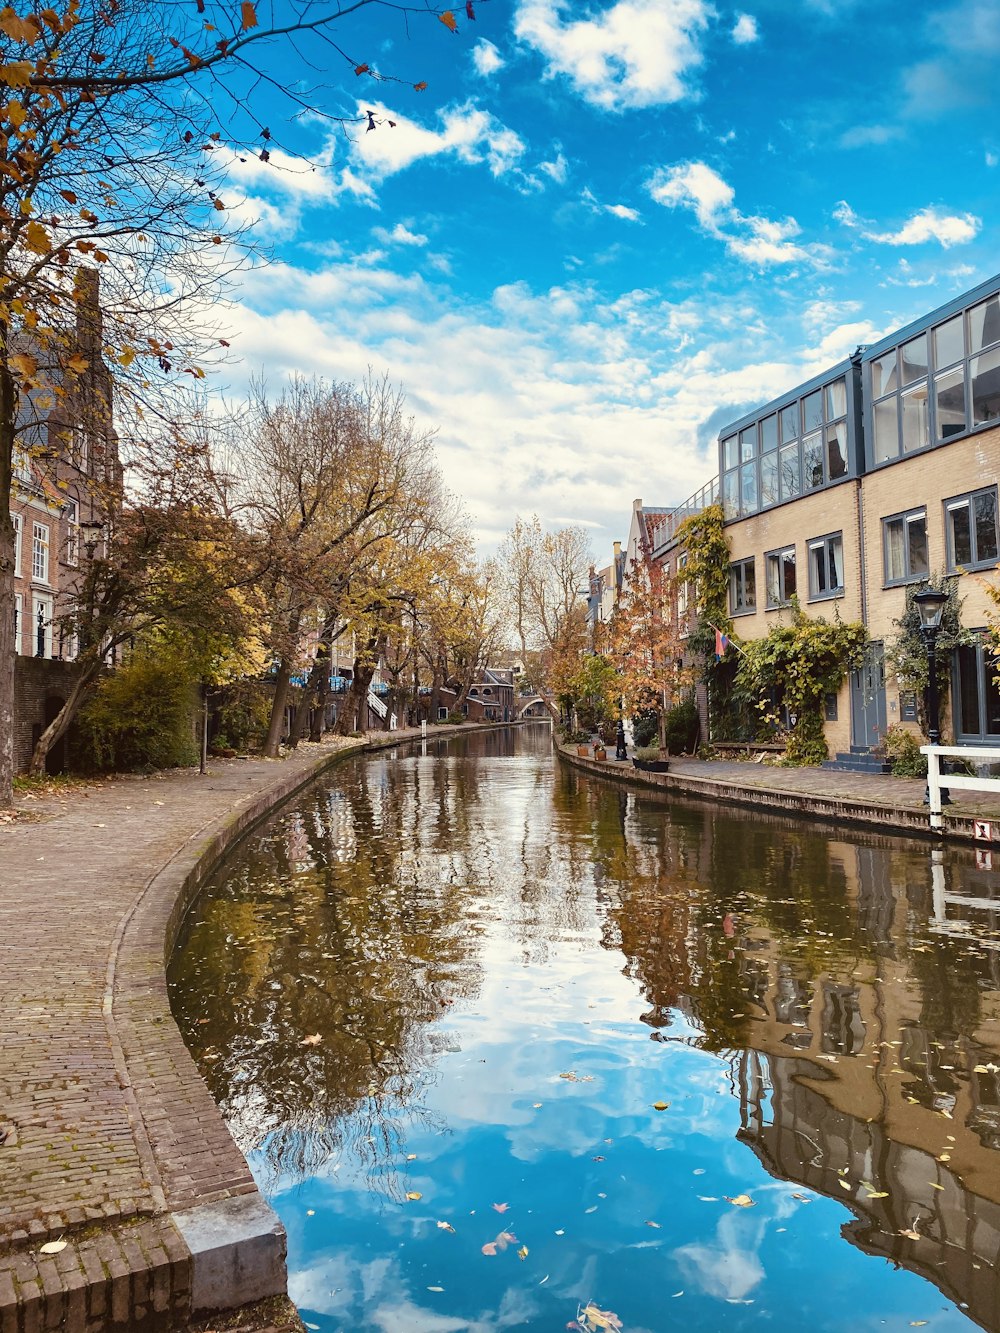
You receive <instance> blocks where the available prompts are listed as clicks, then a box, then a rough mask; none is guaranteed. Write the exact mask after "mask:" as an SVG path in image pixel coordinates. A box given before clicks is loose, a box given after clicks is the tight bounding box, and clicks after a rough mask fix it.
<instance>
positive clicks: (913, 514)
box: [882, 505, 930, 588]
mask: <svg viewBox="0 0 1000 1333" xmlns="http://www.w3.org/2000/svg"><path fill="white" fill-rule="evenodd" d="M921 519H922V520H923V524H924V545H925V546H927V544H928V534H927V506H926V505H921V506H920V508H919V509H905V510H904V511H903V512H902V513H900V514H888V515H887V516H886V517H885V518H884V519H883V520H882V570H883V574H884V577H885V586H886V587H887V588H896V587H899V586H900V585H902V584H904V583H916V582H918V581H919V580H921V579H925V578H926V577H927V573H928V571H927V569H922V570H914V568H913V560H912V557H911V555H910V524H911V523H918V522H919V521H920V520H921ZM893 523H899V524H901V530H902V534H903V564H904V566H905V568H904V571H903V573H902V574H900V575H898V576H893V575H892V574H891V573H890V570H889V526H890V524H893ZM929 561H930V552H929V551H928V564H929Z"/></svg>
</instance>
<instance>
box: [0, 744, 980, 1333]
mask: <svg viewBox="0 0 1000 1333" xmlns="http://www.w3.org/2000/svg"><path fill="white" fill-rule="evenodd" d="M445 730H446V729H444V728H440V729H439V728H435V729H434V732H433V733H432V734H433V735H436V736H440V735H442V734H443V733H444V732H445ZM447 730H451V729H450V728H449V729H447ZM456 730H458V729H456ZM466 730H468V728H466ZM410 735H412V733H395V734H394V737H393V742H392V743H395V741H397V740H403V739H407V738H408V736H410ZM385 739H386V738H382V740H383V743H384V741H385ZM362 744H363V743H362V742H358V743H354V744H352V743H345V742H343V741H336V740H333V739H330V740H327V741H325V742H323V743H322V744H321V745H320V746H304V747H302V749H301V750H300V751H298V752H297V753H295V754H293V755H291V756H289V757H288V758H286V759H284V760H282V761H280V762H268V761H265V760H251V761H239V760H230V761H221V762H213V765H212V768H211V771H210V772H209V773H208V774H206V775H205V776H204V777H200V776H199V775H197V774H194V773H191V772H188V771H183V772H175V773H167V774H162V775H156V776H154V777H149V778H142V777H134V778H121V779H117V780H115V781H111V782H107V783H104V784H102V785H98V786H93V787H88V788H84V789H78V790H75V791H70V792H68V793H66V794H65V795H62V796H50V797H46V798H45V799H43V800H39V801H36V802H32V803H31V807H30V808H31V813H32V815H33V816H34V818H33V819H32V821H31V822H17V823H14V824H4V825H0V977H2V992H0V1132H3V1131H6V1136H5V1138H4V1141H3V1143H2V1144H0V1333H34V1331H35V1330H38V1331H39V1333H43V1331H44V1330H48V1329H57V1328H64V1329H69V1330H72V1331H73V1333H76V1331H77V1330H80V1333H84V1331H85V1333H96V1331H97V1330H101V1329H110V1328H117V1329H126V1328H132V1329H137V1330H138V1329H144V1328H150V1329H152V1328H170V1327H183V1326H185V1325H186V1324H187V1322H188V1321H189V1318H190V1316H191V1312H192V1302H193V1296H192V1291H193V1284H194V1283H195V1282H196V1278H195V1276H194V1266H195V1260H194V1259H193V1258H192V1253H191V1250H190V1249H189V1247H188V1245H187V1243H186V1242H185V1239H184V1235H183V1234H182V1230H181V1225H180V1223H179V1220H178V1219H182V1218H183V1217H184V1216H186V1215H190V1210H192V1209H193V1210H197V1209H199V1208H204V1207H210V1206H212V1205H214V1204H218V1203H219V1202H220V1201H229V1202H236V1203H237V1204H238V1203H239V1201H240V1200H247V1201H252V1200H253V1199H254V1198H255V1196H256V1190H255V1186H254V1184H253V1181H252V1179H251V1177H250V1174H249V1171H248V1169H247V1167H246V1163H245V1161H244V1160H243V1158H242V1156H241V1155H240V1154H239V1152H238V1150H237V1149H236V1147H235V1145H234V1144H233V1141H232V1139H231V1138H230V1136H229V1134H228V1132H227V1130H226V1128H225V1125H224V1122H223V1121H222V1118H221V1115H220V1114H219V1112H218V1109H217V1108H216V1107H215V1105H214V1103H213V1102H212V1100H211V1098H210V1095H209V1093H208V1091H207V1089H206V1087H205V1085H204V1083H203V1081H202V1080H201V1078H200V1076H199V1075H198V1073H197V1070H196V1068H195V1066H194V1063H193V1061H192V1060H191V1057H190V1056H189V1054H188V1052H187V1050H186V1048H185V1046H184V1044H183V1041H182V1040H181V1037H180V1034H179V1032H178V1030H177V1028H176V1025H175V1024H174V1022H173V1020H172V1018H171V1016H170V1011H169V1003H168V998H167V990H166V978H165V969H164V964H165V960H166V957H167V955H168V954H169V951H170V949H171V947H172V944H173V940H174V937H175V932H176V929H177V926H178V924H179V921H180V917H181V915H182V913H183V910H184V908H185V906H186V905H187V902H188V901H189V899H190V897H191V896H192V895H193V894H194V893H195V892H196V891H197V888H198V885H199V884H200V882H201V880H202V879H203V878H204V876H205V874H207V873H208V872H209V871H210V870H211V869H212V867H213V866H214V864H215V862H216V861H217V859H218V857H219V856H220V855H221V854H222V852H223V851H224V849H225V847H226V846H227V845H228V844H229V842H231V841H232V839H233V838H234V837H235V836H236V835H237V834H238V832H239V831H240V830H241V829H242V828H243V827H245V826H247V825H248V824H250V823H252V822H253V820H254V819H255V818H257V817H261V815H262V814H264V813H266V812H267V811H268V810H270V809H271V808H273V805H274V803H275V802H276V801H278V800H280V799H283V798H284V797H285V796H287V795H289V794H291V793H292V792H293V791H295V790H297V789H298V787H299V786H301V785H303V784H304V783H305V782H307V781H309V780H310V778H311V777H312V776H314V775H315V773H316V772H317V771H319V770H321V769H322V768H323V767H324V766H326V765H327V764H329V763H330V762H332V761H333V760H334V759H335V758H336V757H337V755H338V752H342V751H344V750H345V749H349V750H352V751H353V750H357V749H359V748H361V746H362ZM568 757H569V758H571V759H573V761H574V762H577V763H580V764H583V765H584V766H586V767H588V768H594V769H598V768H599V769H600V770H602V771H603V773H604V774H606V775H608V776H613V775H617V776H619V777H626V776H627V777H628V779H629V780H630V781H634V780H640V779H639V775H638V774H637V773H636V772H635V770H633V769H631V768H629V769H628V770H627V771H622V769H617V768H616V766H615V765H613V764H602V765H595V764H592V763H591V761H588V760H579V759H577V758H576V756H575V755H569V756H568ZM651 780H652V782H653V783H654V785H657V786H665V787H668V788H669V789H673V790H677V791H683V792H684V793H685V794H689V795H692V794H693V795H700V796H702V797H706V798H709V799H713V800H716V801H727V800H742V801H745V800H748V799H752V800H754V801H755V802H757V803H759V804H761V805H767V806H770V807H771V808H774V809H783V810H788V809H793V810H798V811H799V812H800V813H805V814H810V815H817V814H819V815H820V817H826V818H841V817H842V816H843V812H844V811H847V812H848V814H850V812H851V811H853V812H854V815H858V814H859V813H860V816H861V817H862V822H864V819H867V820H868V822H874V823H877V824H880V825H881V826H882V827H887V828H889V829H891V830H892V831H920V830H921V829H922V828H923V829H925V828H926V812H925V811H924V810H923V809H922V808H921V804H920V802H921V797H922V793H923V784H922V783H921V782H918V781H915V780H910V779H900V778H891V777H878V776H868V775H863V774H843V773H827V772H823V771H819V770H813V769H809V770H802V769H799V770H795V769H778V768H767V767H764V766H761V765H757V764H752V763H724V762H720V763H703V762H700V761H697V760H683V759H682V760H673V761H672V762H671V772H670V773H669V774H667V775H666V776H665V777H663V778H652V779H651ZM751 789H753V794H752V796H751V795H750V792H751ZM963 797H965V798H966V799H963V801H962V803H961V804H959V805H956V806H955V807H952V811H951V815H950V822H951V824H952V827H953V828H954V829H955V830H957V831H960V832H961V831H967V826H969V823H970V819H971V814H972V813H987V814H990V815H992V816H993V817H994V818H996V819H997V820H998V827H1000V801H997V800H996V799H995V798H993V799H991V798H985V797H983V798H973V800H971V801H970V800H968V799H967V794H964V793H963ZM963 821H964V823H963ZM64 1238H65V1239H66V1240H67V1241H68V1242H69V1243H68V1244H67V1246H66V1248H65V1249H63V1250H62V1251H61V1252H59V1253H58V1254H55V1255H52V1256H46V1255H42V1254H41V1253H40V1249H41V1246H42V1244H43V1243H45V1242H46V1241H50V1240H59V1239H64ZM282 1242H283V1238H282ZM282 1262H283V1260H282ZM267 1294H268V1293H267V1292H266V1291H265V1292H254V1293H252V1298H253V1299H256V1298H257V1297H258V1296H259V1295H267ZM265 1323H267V1320H266V1319H265V1320H264V1323H262V1322H260V1321H259V1320H258V1321H257V1322H256V1323H253V1322H251V1323H245V1324H244V1327H246V1328H263V1327H264V1324H265ZM209 1326H211V1325H209ZM218 1326H219V1327H222V1326H223V1325H221V1324H220V1325H218ZM271 1326H274V1327H277V1326H278V1324H277V1321H274V1320H271Z"/></svg>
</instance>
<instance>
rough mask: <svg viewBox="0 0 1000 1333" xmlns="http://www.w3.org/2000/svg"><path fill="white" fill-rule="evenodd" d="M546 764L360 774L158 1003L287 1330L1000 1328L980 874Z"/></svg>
mask: <svg viewBox="0 0 1000 1333" xmlns="http://www.w3.org/2000/svg"><path fill="white" fill-rule="evenodd" d="M548 746H549V742H548V736H547V733H546V732H545V730H544V729H538V730H537V731H534V732H532V733H525V732H523V731H522V732H519V733H516V734H515V733H514V732H511V731H508V732H501V731H498V732H491V733H488V734H487V735H485V736H482V737H469V738H467V739H465V740H463V741H461V742H458V743H455V742H453V743H451V744H444V743H442V742H441V741H435V740H433V739H432V740H429V741H428V743H427V747H426V748H427V754H426V755H421V754H419V753H413V754H406V753H403V752H400V754H399V755H393V756H383V757H380V758H373V759H370V760H367V761H364V762H358V763H355V764H354V765H353V766H351V768H350V769H344V770H342V771H340V772H338V773H336V774H335V775H334V777H333V778H332V779H331V781H330V782H329V783H328V784H326V785H324V786H321V787H318V788H315V789H313V790H312V791H311V792H309V793H308V794H307V795H306V796H304V797H303V798H302V799H301V800H300V801H299V803H298V804H297V806H296V807H295V808H294V809H292V810H290V811H289V812H287V813H285V814H283V815H282V816H281V817H279V818H278V819H277V820H276V821H274V822H273V823H272V824H271V825H270V826H268V827H267V829H266V830H265V831H264V832H263V833H262V834H261V835H259V836H258V837H257V838H256V839H255V840H254V841H253V842H252V843H251V844H250V845H249V846H248V847H247V848H246V849H245V850H244V851H243V852H242V853H241V854H240V855H239V857H238V858H236V859H234V860H233V861H232V862H231V863H230V865H229V866H228V867H227V869H226V873H225V875H224V876H222V877H220V879H219V881H218V882H217V883H216V885H214V886H213V888H212V889H211V890H210V892H209V893H208V894H206V896H205V898H204V899H203V900H202V901H201V902H200V903H199V906H198V910H197V912H196V915H195V918H194V919H193V920H192V922H190V923H189V926H188V930H187V934H186V937H185V939H184V941H183V942H182V946H181V948H180V949H179V951H178V954H177V957H176V958H175V960H174V964H173V968H172V973H171V984H172V987H173V995H174V1002H175V1011H176V1013H177V1015H178V1020H179V1022H180V1023H181V1026H182V1030H183V1031H184V1032H185V1034H186V1036H187V1038H188V1041H189V1044H190V1046H191V1048H192V1051H193V1052H194V1054H195V1056H196V1059H197V1060H198V1062H199V1066H200V1067H201V1069H202V1070H203V1072H204V1074H205V1077H206V1079H207V1080H208V1082H209V1084H210V1086H211V1087H212V1091H213V1093H214V1094H215V1096H216V1098H217V1100H218V1101H219V1103H220V1104H221V1105H222V1107H223V1109H224V1112H225V1114H226V1116H227V1118H228V1119H229V1122H230V1124H231V1126H232V1128H233V1132H234V1134H235V1135H236V1137H237V1140H238V1141H239V1143H240V1145H241V1147H242V1148H243V1149H244V1151H245V1152H246V1153H247V1155H248V1158H249V1160H250V1161H251V1165H252V1166H253V1169H254V1171H255V1174H256V1175H257V1176H258V1179H259V1180H260V1181H261V1183H262V1187H263V1188H264V1189H265V1191H266V1192H268V1194H269V1195H271V1196H272V1198H273V1199H274V1200H275V1203H276V1206H277V1207H278V1208H279V1211H280V1212H281V1213H282V1216H283V1218H284V1220H285V1222H286V1226H287V1227H288V1230H289V1236H290V1254H291V1258H292V1268H293V1293H294V1294H295V1295H296V1297H297V1299H298V1300H299V1301H300V1303H301V1304H302V1305H303V1307H304V1308H305V1309H306V1310H307V1311H308V1312H309V1313H308V1314H307V1318H309V1319H310V1321H311V1322H314V1323H317V1322H318V1326H319V1327H321V1328H323V1329H326V1328H329V1329H338V1330H339V1329H346V1328H359V1329H367V1328H373V1329H381V1328H406V1329H422V1328H427V1329H435V1330H438V1329H440V1330H452V1329H453V1330H463V1329H479V1328H483V1329H485V1328H497V1327H522V1328H535V1327H537V1328H540V1329H541V1328H553V1327H564V1326H565V1325H566V1324H567V1323H568V1322H570V1321H571V1320H572V1319H573V1318H574V1315H575V1311H576V1309H577V1307H578V1306H579V1305H581V1304H583V1303H585V1302H586V1301H587V1300H590V1299H596V1300H597V1301H598V1305H599V1307H600V1308H602V1309H613V1310H615V1311H617V1313H618V1315H619V1316H620V1317H621V1318H622V1319H623V1321H624V1323H625V1328H626V1329H627V1330H630V1331H631V1333H637V1331H639V1330H643V1329H647V1330H654V1329H661V1328H664V1327H671V1326H673V1324H674V1323H679V1322H681V1321H682V1320H683V1322H684V1323H685V1324H687V1325H690V1326H692V1327H693V1328H695V1329H703V1330H714V1329H716V1328H718V1327H719V1326H720V1324H721V1323H722V1322H724V1323H725V1325H726V1327H727V1328H729V1327H736V1328H740V1327H743V1326H744V1325H746V1326H747V1327H749V1326H750V1323H751V1322H754V1323H757V1322H759V1320H760V1319H761V1318H762V1317H768V1318H770V1319H771V1320H772V1323H773V1324H774V1325H775V1326H777V1327H792V1326H795V1327H800V1326H802V1325H804V1324H806V1323H811V1324H813V1325H815V1327H816V1328H831V1329H833V1328H837V1329H838V1330H841V1329H843V1328H844V1327H848V1326H851V1327H855V1326H859V1325H860V1326H862V1327H867V1326H869V1324H870V1325H872V1326H877V1325H879V1324H880V1323H881V1322H882V1321H885V1320H887V1321H889V1322H890V1323H891V1324H892V1323H894V1324H896V1325H897V1326H900V1325H902V1326H905V1325H907V1324H908V1323H909V1322H910V1321H911V1320H912V1321H914V1322H916V1321H918V1320H921V1319H928V1320H932V1324H933V1327H934V1328H936V1329H940V1328H948V1329H950V1328H959V1327H963V1326H965V1325H966V1323H967V1319H966V1315H964V1314H961V1313H959V1311H960V1310H964V1311H967V1314H968V1316H969V1317H971V1318H973V1319H974V1320H976V1321H977V1322H978V1323H980V1324H981V1325H982V1326H983V1327H984V1328H987V1329H990V1330H994V1331H996V1333H1000V1278H998V1275H997V1272H996V1269H995V1267H994V1264H995V1260H996V1256H997V1251H998V1246H1000V1158H998V1156H997V1147H998V1146H1000V1083H998V1077H1000V1027H998V1019H1000V976H998V966H1000V959H998V944H1000V934H998V929H997V927H998V925H1000V923H998V921H997V919H996V916H995V910H994V899H995V898H996V899H997V909H998V910H1000V893H998V883H1000V875H998V874H997V873H995V872H994V871H993V870H992V867H990V866H989V865H988V864H986V863H984V862H983V861H982V859H980V862H979V864H978V865H977V863H976V861H975V859H974V856H973V853H971V852H970V853H968V854H966V853H964V852H962V851H960V850H959V851H955V850H946V851H944V852H943V853H941V852H934V853H932V851H931V849H930V848H929V847H927V846H922V845H908V844H904V843H892V842H888V841H879V840H877V839H875V838H866V837H860V836H859V837H853V836H852V837H851V838H839V837H837V836H831V835H830V833H829V832H825V831H816V830H813V831H810V830H809V829H808V828H806V827H805V826H803V825H799V824H791V823H788V822H784V821H781V820H778V819H774V818H771V817H767V816H763V817H762V816H756V815H755V816H747V815H741V814H739V813H733V812H731V811H726V812H712V811H711V810H709V809H707V808H706V807H704V806H695V805H692V806H684V805H680V804H677V803H673V804H671V803H668V802H665V801H663V800H662V799H656V798H653V797H650V796H647V795H645V794H642V795H637V794H634V793H630V792H628V791H626V790H625V789H619V788H617V787H613V786H611V785H607V784H601V783H594V782H591V781H589V780H588V779H586V778H585V777H583V776H582V775H580V774H578V773H576V772H574V771H571V770H564V769H560V768H558V767H553V764H552V760H551V757H550V754H549V748H548ZM661 1099H662V1100H665V1101H667V1102H669V1109H667V1110H665V1111H662V1112H657V1111H655V1110H653V1109H652V1107H653V1104H654V1103H657V1102H659V1101H660V1100H661ZM745 1197H747V1198H750V1199H751V1200H752V1203H751V1204H750V1205H747V1206H741V1205H740V1204H739V1203H735V1204H734V1203H732V1202H729V1201H730V1200H733V1199H736V1200H741V1199H743V1198H745ZM498 1203H508V1204H509V1210H508V1209H504V1210H503V1215H502V1216H498V1214H497V1213H496V1212H494V1211H493V1210H492V1208H491V1205H496V1204H498ZM442 1224H444V1225H442ZM508 1230H509V1231H510V1232H511V1233H512V1234H516V1235H517V1237H518V1246H517V1247H514V1246H511V1247H509V1249H508V1250H507V1251H506V1252H501V1253H498V1254H497V1255H496V1256H492V1257H490V1256H489V1255H488V1254H487V1255H484V1254H483V1253H482V1246H483V1245H484V1244H489V1243H490V1242H491V1241H493V1240H494V1239H495V1236H496V1235H497V1234H500V1233H501V1232H506V1231H508ZM841 1237H842V1238H843V1239H841ZM843 1240H847V1241H848V1242H849V1244H848V1245H846V1246H845V1245H844V1244H843ZM522 1242H523V1243H524V1245H525V1246H526V1248H527V1253H526V1254H525V1255H524V1256H523V1258H521V1259H520V1260H519V1259H518V1258H517V1256H516V1255H515V1253H514V1250H515V1249H516V1248H519V1247H520V1245H521V1244H522ZM501 1249H502V1250H503V1247H501ZM879 1259H882V1260H884V1261H888V1262H884V1263H882V1264H879V1263H878V1262H877V1261H878V1260H879ZM895 1266H899V1271H898V1272H897V1271H894V1269H895ZM831 1272H835V1273H836V1277H837V1284H838V1294H837V1295H836V1296H834V1295H833V1294H832V1293H831V1291H830V1283H829V1278H830V1274H831ZM928 1284H931V1285H928ZM675 1293H676V1295H675ZM938 1293H940V1294H938ZM942 1297H944V1298H946V1299H947V1304H943V1302H942ZM673 1302H676V1304H674V1303H673ZM723 1305H724V1306H725V1309H724V1310H723V1309H722V1307H723ZM665 1309H666V1310H667V1312H668V1313H667V1314H666V1315H665V1314H664V1310H665ZM859 1311H862V1312H863V1318H861V1317H859V1314H858V1312H859Z"/></svg>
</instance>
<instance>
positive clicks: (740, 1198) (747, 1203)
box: [722, 1194, 757, 1208]
mask: <svg viewBox="0 0 1000 1333" xmlns="http://www.w3.org/2000/svg"><path fill="white" fill-rule="evenodd" d="M722 1197H723V1198H724V1199H725V1201H726V1203H733V1204H735V1205H736V1207H737V1208H756V1206H757V1205H756V1204H755V1203H754V1201H753V1199H751V1197H750V1195H749V1194H737V1195H734V1196H733V1195H729V1194H724V1195H723V1196H722Z"/></svg>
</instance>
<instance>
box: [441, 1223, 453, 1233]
mask: <svg viewBox="0 0 1000 1333" xmlns="http://www.w3.org/2000/svg"><path fill="white" fill-rule="evenodd" d="M437 1225H438V1230H439V1231H451V1232H454V1230H455V1228H454V1227H453V1226H452V1225H451V1223H450V1222H439V1223H438V1224H437Z"/></svg>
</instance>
